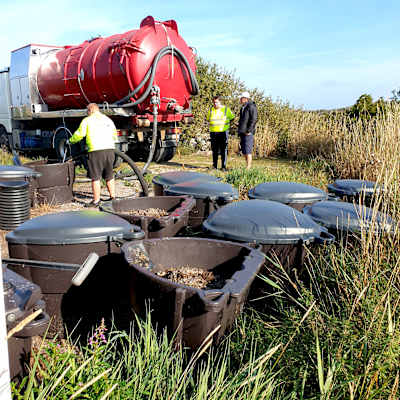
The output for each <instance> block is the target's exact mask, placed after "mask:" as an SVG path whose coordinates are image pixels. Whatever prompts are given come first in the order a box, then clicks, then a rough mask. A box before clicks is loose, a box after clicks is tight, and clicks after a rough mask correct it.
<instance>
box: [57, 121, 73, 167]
mask: <svg viewBox="0 0 400 400" xmlns="http://www.w3.org/2000/svg"><path fill="white" fill-rule="evenodd" d="M68 139H69V135H68V133H67V131H65V130H64V129H60V130H59V131H58V132H57V131H56V133H55V135H54V139H53V145H54V150H55V152H56V156H57V159H58V160H60V161H63V160H64V159H65V158H67V157H69V156H70V155H71V149H70V148H69V146H67V145H66V142H67V140H68Z"/></svg>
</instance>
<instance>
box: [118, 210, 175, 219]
mask: <svg viewBox="0 0 400 400" xmlns="http://www.w3.org/2000/svg"><path fill="white" fill-rule="evenodd" d="M124 214H128V215H139V216H140V217H156V218H158V217H166V216H167V215H168V212H167V211H166V210H163V209H161V208H147V209H145V210H132V211H128V212H125V213H124Z"/></svg>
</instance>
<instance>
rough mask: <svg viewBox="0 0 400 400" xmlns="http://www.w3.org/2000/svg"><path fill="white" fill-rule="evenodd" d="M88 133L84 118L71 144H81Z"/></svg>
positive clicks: (72, 137) (70, 139) (71, 138)
mask: <svg viewBox="0 0 400 400" xmlns="http://www.w3.org/2000/svg"><path fill="white" fill-rule="evenodd" d="M86 133H87V120H86V118H84V119H83V120H82V122H81V124H80V125H79V128H78V129H77V130H76V131H75V132H74V134H73V135H72V136H71V137H70V138H69V143H71V144H74V143H78V142H80V141H81V140H82V139H83V138H84V137H85V136H86Z"/></svg>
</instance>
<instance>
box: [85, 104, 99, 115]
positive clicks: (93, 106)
mask: <svg viewBox="0 0 400 400" xmlns="http://www.w3.org/2000/svg"><path fill="white" fill-rule="evenodd" d="M86 108H87V112H88V115H92V114H93V113H95V112H96V111H100V109H99V106H98V105H97V104H96V103H89V104H88V105H87V106H86Z"/></svg>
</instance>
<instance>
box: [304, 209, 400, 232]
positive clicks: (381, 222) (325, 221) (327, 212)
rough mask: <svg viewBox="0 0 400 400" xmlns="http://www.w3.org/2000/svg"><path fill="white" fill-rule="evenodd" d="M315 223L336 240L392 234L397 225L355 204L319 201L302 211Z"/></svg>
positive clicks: (381, 215) (388, 218)
mask: <svg viewBox="0 0 400 400" xmlns="http://www.w3.org/2000/svg"><path fill="white" fill-rule="evenodd" d="M303 212H304V214H306V215H308V216H309V217H310V218H312V219H313V220H314V221H315V222H317V223H318V224H320V225H323V226H324V227H326V228H327V229H328V230H329V232H331V233H332V234H334V235H335V236H336V238H337V239H339V238H347V237H348V236H349V235H352V236H354V235H359V234H360V233H361V232H362V231H364V232H366V233H368V232H370V231H371V229H372V230H373V232H374V233H377V234H378V233H382V232H385V233H387V234H393V233H394V231H395V228H396V225H397V223H396V222H395V221H393V220H392V218H391V217H390V216H388V215H386V214H382V213H380V212H379V211H376V210H373V209H371V208H368V207H365V206H362V205H359V204H357V203H347V202H342V201H339V202H332V201H321V202H318V203H315V204H313V205H311V206H307V207H305V208H304V210H303Z"/></svg>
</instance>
